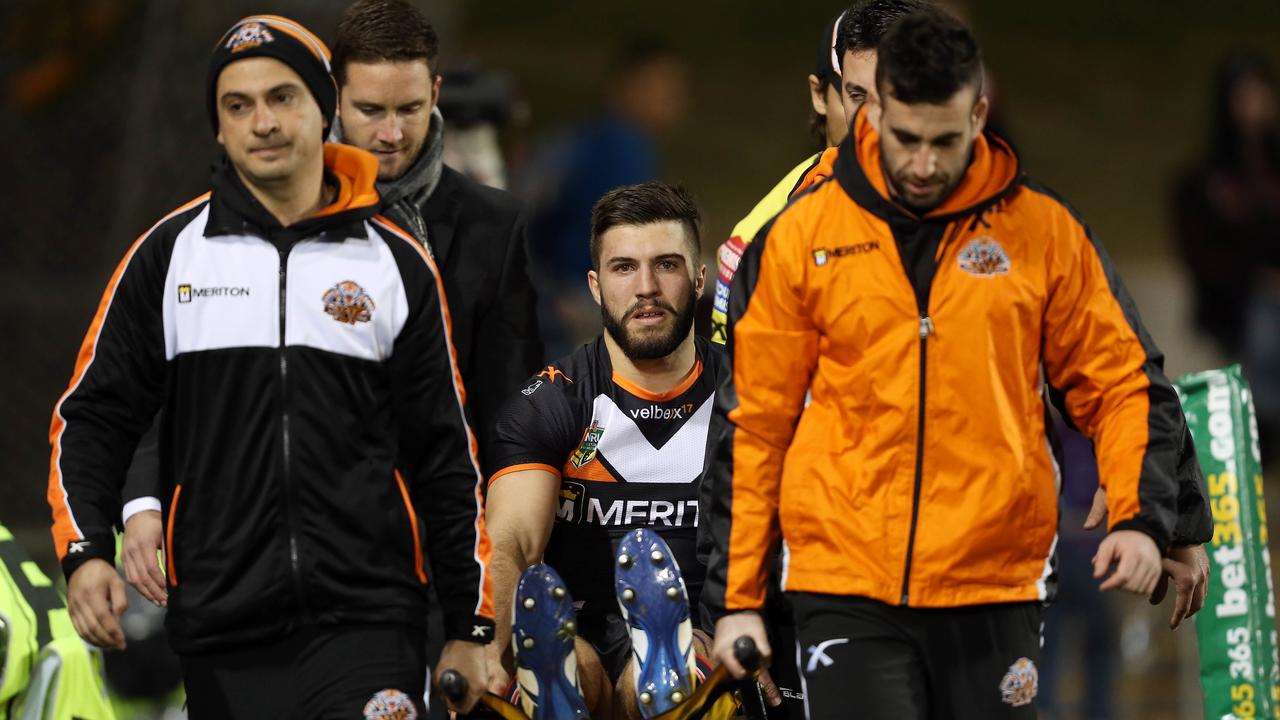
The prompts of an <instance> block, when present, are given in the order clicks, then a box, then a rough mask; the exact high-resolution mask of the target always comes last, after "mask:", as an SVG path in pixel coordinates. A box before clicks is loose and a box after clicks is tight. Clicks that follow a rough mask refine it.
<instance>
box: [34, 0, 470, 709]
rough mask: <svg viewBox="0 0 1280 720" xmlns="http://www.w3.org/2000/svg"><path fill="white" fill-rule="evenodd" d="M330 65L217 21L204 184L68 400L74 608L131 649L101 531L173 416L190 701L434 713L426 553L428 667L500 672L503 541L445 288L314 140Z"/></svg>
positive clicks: (57, 489) (166, 491)
mask: <svg viewBox="0 0 1280 720" xmlns="http://www.w3.org/2000/svg"><path fill="white" fill-rule="evenodd" d="M328 63H329V53H328V50H327V48H325V46H324V44H323V43H322V42H320V41H319V40H318V39H317V38H316V37H315V36H314V35H312V34H311V33H310V32H308V31H307V30H306V29H305V28H303V27H302V26H301V25H298V24H297V23H294V22H292V21H290V20H288V19H286V18H281V17H278V16H270V15H260V16H253V17H249V18H245V19H244V20H241V21H240V22H238V23H236V24H235V25H234V26H232V28H231V29H230V30H229V31H228V32H227V33H226V34H225V35H224V36H223V37H222V39H221V40H219V42H218V45H217V46H216V47H215V49H214V54H213V57H212V59H211V62H210V70H209V75H208V83H209V94H208V98H209V108H210V119H211V121H212V123H213V127H214V129H215V132H216V133H217V138H218V142H219V143H220V144H221V145H222V146H223V148H224V150H225V151H226V153H225V156H224V158H223V161H222V162H221V163H220V164H219V166H218V167H217V168H216V169H215V171H214V175H213V178H212V190H211V192H210V193H206V194H204V195H202V196H200V197H198V198H196V199H195V200H192V201H191V202H189V203H187V204H186V205H184V206H182V207H180V208H178V209H177V210H175V211H174V212H172V213H170V214H169V215H167V216H166V217H164V218H163V219H161V220H160V221H159V222H158V223H156V224H155V225H154V226H153V227H152V228H151V229H150V230H148V231H147V232H146V233H144V234H143V235H142V236H141V237H140V238H138V240H137V241H136V242H134V244H133V245H132V246H131V247H130V248H129V249H128V251H127V252H126V254H125V258H124V260H123V261H122V262H121V264H120V266H119V268H118V269H117V270H116V272H115V274H114V275H113V277H112V278H111V280H110V282H109V283H108V285H107V289H106V292H105V293H104V295H103V300H102V303H101V305H100V307H99V309H98V312H97V315H96V316H95V318H94V319H93V322H92V323H91V325H90V327H89V332H88V334H87V335H86V337H85V341H84V344H83V345H82V347H81V351H80V353H79V356H78V361H77V363H76V366H75V369H74V372H73V376H72V379H71V382H70V385H69V387H68V390H67V391H66V393H65V394H64V395H63V396H62V398H61V399H60V400H59V401H58V404H57V406H56V408H55V410H54V417H53V422H52V426H51V442H52V445H53V457H52V461H51V472H50V479H49V501H50V505H51V506H52V510H53V518H54V527H53V535H54V542H55V546H56V548H57V551H58V554H59V558H60V560H61V562H62V567H63V572H64V573H65V574H66V576H67V578H68V607H69V610H70V613H71V617H72V621H73V623H74V625H75V627H76V630H77V631H78V632H79V633H80V634H81V636H83V637H84V638H85V639H86V640H88V641H90V642H92V643H94V644H96V645H100V646H107V647H123V645H124V634H123V632H122V631H121V628H120V624H119V621H118V618H119V616H120V614H121V613H122V612H123V611H124V607H125V598H124V588H123V583H122V582H121V581H120V580H119V578H118V576H117V575H116V572H115V569H114V568H113V567H112V564H111V563H112V558H113V555H114V545H115V544H114V541H113V538H112V532H111V527H112V525H113V524H114V523H115V521H116V520H117V518H119V517H120V515H121V510H122V508H121V502H120V491H121V487H122V486H123V484H124V480H125V471H126V469H127V467H128V464H129V461H130V459H131V458H132V455H133V450H134V448H135V447H136V446H137V443H138V439H139V437H140V436H141V435H142V434H143V433H144V432H145V431H146V430H147V428H148V427H149V426H150V425H151V422H152V420H153V419H154V418H155V417H156V415H157V413H160V415H161V423H160V432H159V438H160V441H159V442H160V452H159V457H160V471H159V485H160V487H159V489H160V490H161V494H160V497H162V498H163V502H162V503H161V504H162V507H161V508H159V509H160V510H161V511H162V512H163V514H164V519H165V551H166V552H165V563H166V573H165V575H166V577H165V581H166V585H167V600H168V603H167V604H168V608H169V613H168V617H167V620H166V624H167V628H168V630H169V634H170V638H171V641H172V643H173V645H174V649H175V650H176V651H177V652H178V654H179V655H180V656H181V659H182V665H183V671H184V675H185V681H186V689H187V698H188V708H189V712H190V716H191V717H192V718H193V720H201V719H202V718H242V717H307V718H330V717H334V718H337V717H342V718H346V717H374V718H380V717H400V718H416V717H419V716H420V715H423V714H425V708H424V707H423V694H424V690H425V688H424V682H425V670H426V661H425V658H424V647H425V640H424V632H423V630H424V623H425V616H426V604H425V586H426V583H427V575H426V572H425V570H424V567H425V565H426V562H427V561H428V560H429V561H430V565H431V567H432V568H433V570H434V571H435V572H436V580H437V582H436V584H437V586H438V587H437V592H438V594H439V596H440V598H441V603H442V605H443V606H444V615H445V634H446V636H447V638H448V640H449V642H448V644H447V645H446V646H445V650H444V655H443V656H442V657H441V660H440V663H439V669H440V670H441V671H443V670H446V669H456V670H458V671H460V672H461V673H462V674H463V675H464V677H465V678H466V679H467V680H468V681H469V683H470V686H471V687H472V688H476V689H479V688H483V687H484V683H485V678H486V675H485V668H484V651H483V644H484V643H487V642H488V641H489V639H490V638H491V637H492V634H493V619H492V618H493V601H492V594H491V583H490V580H489V578H488V572H487V565H488V560H489V554H490V546H489V538H488V534H487V532H486V530H485V526H484V519H483V515H482V512H481V507H480V475H479V470H478V463H477V460H476V457H475V441H474V437H473V436H472V433H471V431H470V428H469V427H468V425H467V422H466V419H465V414H464V411H463V408H464V402H465V397H466V396H465V392H464V389H463V387H462V383H461V380H460V379H459V374H458V369H457V364H456V360H455V358H454V351H453V346H452V341H451V339H450V333H449V313H448V309H447V307H446V305H445V297H444V292H443V289H442V286H441V283H440V278H439V274H438V272H437V271H436V267H435V264H434V262H433V261H432V259H431V257H430V256H429V255H428V254H427V253H426V252H424V250H423V248H422V246H421V245H420V244H419V243H417V242H416V241H415V240H414V239H413V238H412V237H411V236H410V235H408V234H407V233H405V232H404V231H403V230H401V229H399V228H398V227H396V226H395V225H394V224H392V223H391V222H389V221H387V220H386V219H384V218H382V217H380V216H378V215H377V214H376V213H377V209H378V204H379V197H378V193H377V191H376V189H375V187H374V181H375V179H376V177H377V172H378V162H377V159H376V158H374V157H373V156H372V155H370V154H368V153H366V152H364V151H361V150H358V149H356V148H352V147H349V146H344V145H325V144H324V143H323V138H324V136H325V134H326V132H327V128H328V127H329V126H330V125H331V124H332V122H333V113H334V109H335V106H336V88H335V87H334V85H333V81H332V79H331V78H330V76H329V74H328ZM161 410H163V412H161ZM428 528H429V531H428V530H427V529H428ZM474 700H475V695H474V694H473V695H472V696H471V697H469V698H467V700H466V702H465V703H463V705H465V707H464V708H459V709H466V708H467V707H469V706H470V705H471V704H472V703H473V702H474Z"/></svg>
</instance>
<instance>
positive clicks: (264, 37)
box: [226, 22, 276, 53]
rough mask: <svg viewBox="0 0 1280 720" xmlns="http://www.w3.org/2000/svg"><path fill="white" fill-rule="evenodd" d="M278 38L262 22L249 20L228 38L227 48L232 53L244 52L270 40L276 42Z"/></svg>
mask: <svg viewBox="0 0 1280 720" xmlns="http://www.w3.org/2000/svg"><path fill="white" fill-rule="evenodd" d="M275 40H276V38H275V36H274V35H272V34H271V31H270V30H268V29H267V26H266V25H263V24H262V23H256V22H249V23H245V24H244V25H241V26H240V29H239V30H236V31H235V32H234V33H232V34H231V37H229V38H227V45H226V47H227V49H228V50H230V51H231V52H232V53H238V52H242V51H244V50H248V49H249V48H255V47H258V46H259V45H263V44H265V43H269V42H275Z"/></svg>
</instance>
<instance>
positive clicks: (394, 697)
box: [364, 688, 418, 720]
mask: <svg viewBox="0 0 1280 720" xmlns="http://www.w3.org/2000/svg"><path fill="white" fill-rule="evenodd" d="M417 717H418V709H417V708H415V707H414V706H413V701H412V700H410V699H409V696H408V695H406V694H405V693H404V692H403V691H401V690H396V689H395V688H387V689H386V690H379V691H378V692H377V693H374V696H373V697H371V698H369V702H367V703H365V705H364V718H365V720H417Z"/></svg>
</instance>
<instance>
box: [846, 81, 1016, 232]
mask: <svg viewBox="0 0 1280 720" xmlns="http://www.w3.org/2000/svg"><path fill="white" fill-rule="evenodd" d="M865 107H866V106H865V105H864V106H863V108H865ZM834 174H835V177H836V179H837V181H839V183H840V185H841V187H843V188H844V190H845V192H846V193H848V194H849V197H851V198H853V200H854V201H855V202H857V203H858V204H859V205H861V206H862V207H863V208H865V209H867V210H870V211H871V212H872V213H874V214H875V215H877V216H879V217H882V218H885V219H888V218H891V217H899V218H907V219H912V220H917V221H939V222H947V221H951V220H955V219H957V218H961V217H967V216H970V215H975V214H978V213H980V212H982V211H983V210H985V209H986V208H988V207H990V206H991V205H993V204H995V203H997V202H999V201H1000V200H1001V199H1003V198H1004V197H1005V196H1007V195H1008V194H1009V193H1011V192H1013V190H1015V189H1016V188H1017V187H1018V186H1019V185H1021V183H1022V180H1023V176H1022V167H1021V162H1020V160H1019V158H1018V153H1017V151H1016V150H1014V148H1013V146H1012V145H1011V144H1009V142H1008V141H1006V140H1004V139H1003V138H1000V137H999V136H997V135H996V134H995V133H993V132H991V131H990V130H985V131H983V133H982V135H980V136H978V139H977V140H976V141H974V143H973V157H972V158H970V160H969V166H968V167H967V168H966V169H965V174H964V178H962V179H961V180H960V184H959V185H957V186H956V187H955V189H954V190H952V191H951V194H950V195H949V196H947V198H946V199H945V200H943V201H942V204H941V205H939V206H938V207H936V208H934V209H933V210H930V211H929V212H927V213H925V214H924V215H917V214H916V213H914V212H912V211H911V210H908V209H907V208H905V207H903V206H902V205H900V204H899V203H898V202H897V201H896V200H894V199H893V197H892V195H891V194H890V193H889V184H888V181H887V180H886V178H885V175H884V169H883V166H882V165H881V162H880V136H879V135H878V134H877V133H876V131H875V129H874V128H872V127H871V122H870V121H869V120H868V119H867V112H866V111H865V110H863V109H859V111H858V113H857V114H856V115H854V120H853V131H852V132H850V133H849V137H847V138H846V139H845V141H844V142H843V143H842V144H841V145H840V151H839V155H838V157H837V158H836V160H835V168H834Z"/></svg>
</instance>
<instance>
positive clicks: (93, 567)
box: [67, 558, 129, 650]
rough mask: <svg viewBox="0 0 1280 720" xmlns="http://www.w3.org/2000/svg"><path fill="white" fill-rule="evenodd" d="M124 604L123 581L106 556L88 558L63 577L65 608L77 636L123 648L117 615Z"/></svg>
mask: <svg viewBox="0 0 1280 720" xmlns="http://www.w3.org/2000/svg"><path fill="white" fill-rule="evenodd" d="M127 607H129V601H128V600H127V599H126V598H125V594H124V581H123V580H121V579H120V576H119V575H117V574H116V569H115V568H114V567H112V566H111V564H110V563H108V562H107V561H106V560H100V559H97V558H95V559H93V560H88V561H86V562H85V563H84V564H83V565H81V566H80V567H78V568H76V570H75V572H73V573H71V579H70V580H68V581H67V610H68V611H69V612H70V614H71V624H72V625H74V626H75V628H76V632H78V633H80V637H82V638H84V639H85V640H87V641H89V642H91V643H93V644H94V645H97V646H98V647H104V648H115V649H117V650H123V649H124V646H125V642H124V630H122V629H121V628H120V616H121V615H123V614H124V611H125V608H127Z"/></svg>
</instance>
